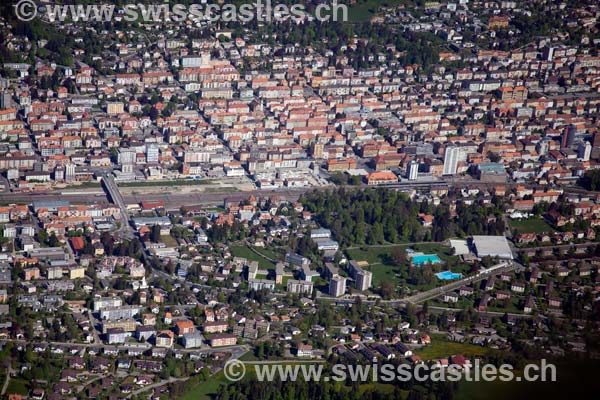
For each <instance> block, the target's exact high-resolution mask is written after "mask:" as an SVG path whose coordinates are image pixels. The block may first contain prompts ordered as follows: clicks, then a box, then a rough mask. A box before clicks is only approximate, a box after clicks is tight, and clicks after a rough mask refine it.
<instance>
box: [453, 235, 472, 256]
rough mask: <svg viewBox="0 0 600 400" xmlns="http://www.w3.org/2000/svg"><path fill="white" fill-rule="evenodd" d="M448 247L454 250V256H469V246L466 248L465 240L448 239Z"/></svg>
mask: <svg viewBox="0 0 600 400" xmlns="http://www.w3.org/2000/svg"><path fill="white" fill-rule="evenodd" d="M450 247H452V248H453V249H454V255H456V256H462V255H464V254H469V246H467V241H466V240H461V239H450Z"/></svg>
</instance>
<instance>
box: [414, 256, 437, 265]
mask: <svg viewBox="0 0 600 400" xmlns="http://www.w3.org/2000/svg"><path fill="white" fill-rule="evenodd" d="M411 260H412V263H413V265H423V264H427V263H430V264H440V263H441V262H442V260H440V258H439V257H438V256H437V255H436V254H415V255H414V256H412V258H411Z"/></svg>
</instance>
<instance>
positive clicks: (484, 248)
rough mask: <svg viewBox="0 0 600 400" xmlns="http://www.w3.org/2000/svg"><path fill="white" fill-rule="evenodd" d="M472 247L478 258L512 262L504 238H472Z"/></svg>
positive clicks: (511, 256)
mask: <svg viewBox="0 0 600 400" xmlns="http://www.w3.org/2000/svg"><path fill="white" fill-rule="evenodd" d="M473 245H474V246H475V250H476V251H477V255H478V256H479V257H484V256H490V257H499V258H507V259H510V260H512V258H513V254H512V251H511V250H510V246H509V245H508V241H507V240H506V238H505V237H504V236H473Z"/></svg>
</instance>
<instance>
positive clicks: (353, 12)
mask: <svg viewBox="0 0 600 400" xmlns="http://www.w3.org/2000/svg"><path fill="white" fill-rule="evenodd" d="M359 1H360V0H359ZM396 3H400V2H399V1H398V0H366V1H364V2H359V3H357V4H355V5H353V6H351V7H349V8H348V20H349V21H351V22H365V21H368V20H370V19H371V17H373V16H375V14H377V10H378V9H379V7H380V6H382V5H388V4H390V5H391V4H396Z"/></svg>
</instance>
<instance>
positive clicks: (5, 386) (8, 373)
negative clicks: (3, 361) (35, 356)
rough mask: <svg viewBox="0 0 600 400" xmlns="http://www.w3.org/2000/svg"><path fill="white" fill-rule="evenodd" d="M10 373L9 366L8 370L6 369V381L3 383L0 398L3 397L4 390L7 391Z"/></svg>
mask: <svg viewBox="0 0 600 400" xmlns="http://www.w3.org/2000/svg"><path fill="white" fill-rule="evenodd" d="M11 373H12V365H11V364H9V365H8V368H7V369H6V380H5V381H4V385H2V392H0V395H1V396H4V393H6V389H8V384H9V383H10V374H11Z"/></svg>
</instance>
